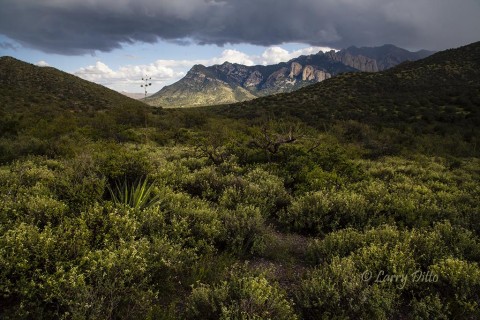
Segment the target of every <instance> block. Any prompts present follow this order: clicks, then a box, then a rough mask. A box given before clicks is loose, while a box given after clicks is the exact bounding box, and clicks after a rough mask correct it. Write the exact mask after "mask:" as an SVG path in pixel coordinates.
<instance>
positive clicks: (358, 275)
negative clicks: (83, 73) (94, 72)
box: [0, 44, 480, 319]
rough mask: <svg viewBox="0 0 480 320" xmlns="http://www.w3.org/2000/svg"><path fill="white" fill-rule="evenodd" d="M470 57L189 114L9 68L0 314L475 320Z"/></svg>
mask: <svg viewBox="0 0 480 320" xmlns="http://www.w3.org/2000/svg"><path fill="white" fill-rule="evenodd" d="M478 48H479V46H478V44H476V45H472V46H470V47H466V48H463V49H461V50H459V51H452V52H446V53H440V54H438V55H436V56H432V57H431V58H429V59H428V60H425V61H423V62H421V61H420V62H416V63H414V64H405V65H402V66H399V67H398V68H396V69H393V70H390V71H387V72H384V73H380V74H344V75H341V76H339V77H337V78H336V79H333V80H328V81H325V82H324V83H322V84H320V85H315V86H311V87H308V88H305V89H302V90H300V91H297V92H296V93H295V94H293V95H284V94H280V95H275V96H271V97H268V98H265V99H257V100H255V101H252V102H249V103H245V104H239V105H233V106H232V105H231V106H222V107H217V108H205V109H202V108H198V109H195V110H173V109H171V110H163V109H153V108H148V107H145V106H144V105H143V104H142V103H139V102H135V101H132V100H129V99H127V98H123V97H122V96H119V95H117V94H115V93H114V92H110V91H105V89H104V88H102V87H98V86H92V85H90V84H88V83H85V82H82V81H79V80H78V79H76V78H72V77H70V76H68V75H65V74H62V73H59V72H57V71H55V70H53V69H42V70H43V71H45V72H43V71H41V70H39V69H36V68H35V67H33V66H31V65H24V64H18V63H16V62H15V61H10V62H9V60H8V59H7V60H5V61H7V62H8V63H7V64H2V65H1V66H0V84H1V85H0V163H1V166H0V318H2V319H4V318H5V319H89V318H92V319H120V318H121V319H124V318H125V319H150V318H151V319H157V318H160V319H178V318H180V319H182V318H195V319H199V318H205V319H208V318H211V319H218V318H224V319H277V318H278V319H296V318H305V319H322V318H325V319H330V318H332V319H335V318H336V319H364V318H374V319H386V318H394V319H405V318H416V319H452V318H454V319H455V318H456V319H476V318H479V317H480V314H479V310H480V307H479V305H478V304H479V301H480V298H479V295H478V292H480V282H479V279H480V271H479V263H480V238H479V237H480V215H479V214H478V213H479V212H480V160H479V159H478V151H479V149H478V145H479V140H478V138H477V137H478V136H480V135H479V134H478V125H479V123H480V122H479V121H478V115H479V113H478V110H477V109H478V106H479V104H480V100H479V98H478V97H479V96H480V95H479V89H478V83H480V82H479V81H477V80H478V70H480V69H479V68H478V67H476V66H477V64H478V58H477V57H478V56H479V55H478ZM457 55H458V57H460V58H459V59H457ZM0 64H1V63H0ZM15 66H16V67H15ZM459 75H461V76H459ZM18 83H22V85H23V84H25V86H23V87H22V88H23V89H22V92H19V91H18ZM65 86H67V88H66V87H65ZM273 114H275V116H273ZM145 177H148V179H147V178H145ZM109 190H110V194H109ZM112 200H113V201H112ZM245 260H249V261H250V263H249V264H248V265H243V263H244V261H245ZM239 264H240V265H243V266H242V267H238V265H239ZM234 266H237V267H234ZM367 271H368V272H370V273H371V277H369V278H368V279H365V278H362V276H364V274H365V272H367ZM417 272H419V273H418V274H420V275H423V276H425V275H427V274H429V275H430V276H432V275H434V276H435V277H434V279H433V280H432V279H429V278H423V280H422V279H420V280H421V281H420V280H419V281H414V278H413V277H414V274H417ZM378 275H389V276H392V277H393V278H390V279H391V280H390V281H376V280H377V277H378ZM401 276H407V278H408V279H407V281H405V282H399V281H400V280H399V279H401V278H400V277H401ZM427 280H428V281H427ZM287 293H288V294H287Z"/></svg>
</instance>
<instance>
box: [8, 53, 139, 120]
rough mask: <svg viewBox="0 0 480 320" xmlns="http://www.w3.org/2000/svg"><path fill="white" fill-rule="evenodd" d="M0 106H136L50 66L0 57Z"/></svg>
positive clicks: (89, 108) (95, 108) (86, 108)
mask: <svg viewBox="0 0 480 320" xmlns="http://www.w3.org/2000/svg"><path fill="white" fill-rule="evenodd" d="M0 90H1V92H0V97H1V100H0V106H1V107H2V109H4V110H7V111H20V110H27V109H31V108H35V107H44V106H48V108H51V109H66V110H70V111H74V112H86V111H98V110H103V109H108V108H113V107H119V106H124V107H134V106H136V107H139V106H141V105H142V104H141V103H140V102H138V101H136V100H133V99H129V98H126V97H125V96H123V95H121V94H119V93H118V92H115V91H113V90H110V89H107V88H105V87H103V86H100V85H97V84H94V83H91V82H89V81H85V80H83V79H80V78H78V77H76V76H73V75H71V74H68V73H65V72H62V71H59V70H57V69H54V68H51V67H37V66H34V65H32V64H28V63H24V62H22V61H19V60H16V59H14V58H12V57H0Z"/></svg>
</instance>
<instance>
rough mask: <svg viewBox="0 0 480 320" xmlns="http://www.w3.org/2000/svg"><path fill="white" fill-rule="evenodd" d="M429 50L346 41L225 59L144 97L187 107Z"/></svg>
mask: <svg viewBox="0 0 480 320" xmlns="http://www.w3.org/2000/svg"><path fill="white" fill-rule="evenodd" d="M431 53H432V52H429V51H425V50H423V51H418V52H410V51H407V50H405V49H401V48H397V47H395V46H393V45H385V46H381V47H375V48H368V47H363V48H356V47H350V48H347V49H344V50H341V51H338V52H335V51H333V50H332V51H330V52H326V53H324V52H321V51H320V52H318V53H317V54H313V55H308V56H300V57H298V58H295V59H292V60H290V61H288V62H283V63H279V64H276V65H269V66H262V65H257V66H245V65H241V64H235V63H229V62H225V63H223V64H222V65H214V66H211V67H205V66H203V65H195V66H194V67H193V68H192V69H191V70H190V71H189V72H188V73H187V75H186V76H185V77H184V78H182V79H181V80H180V81H178V82H176V83H174V84H172V85H170V86H166V87H164V88H163V89H162V90H160V91H159V92H157V93H155V94H153V95H152V96H151V97H150V98H148V99H147V100H148V103H150V104H151V105H155V106H164V107H192V106H202V105H215V104H224V103H233V102H240V101H246V100H251V99H254V98H257V97H263V96H268V95H271V94H276V93H282V92H291V91H295V90H297V89H300V88H302V87H305V86H307V85H310V84H313V83H317V82H321V81H324V80H326V79H329V78H331V77H333V76H336V75H338V74H340V73H344V72H355V71H366V72H377V71H382V70H385V69H388V68H391V67H393V66H396V65H398V64H399V63H402V62H404V61H406V60H412V61H413V60H418V59H421V58H424V57H426V56H428V55H430V54H431Z"/></svg>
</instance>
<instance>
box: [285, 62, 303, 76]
mask: <svg viewBox="0 0 480 320" xmlns="http://www.w3.org/2000/svg"><path fill="white" fill-rule="evenodd" d="M302 69H303V67H302V65H301V64H300V63H298V62H292V64H291V65H290V74H289V75H288V77H289V78H290V79H293V78H296V77H298V75H299V74H300V73H302Z"/></svg>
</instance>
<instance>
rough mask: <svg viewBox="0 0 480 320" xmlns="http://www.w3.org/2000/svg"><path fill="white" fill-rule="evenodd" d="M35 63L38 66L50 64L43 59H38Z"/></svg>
mask: <svg viewBox="0 0 480 320" xmlns="http://www.w3.org/2000/svg"><path fill="white" fill-rule="evenodd" d="M36 65H37V66H39V67H49V66H50V65H49V64H48V63H47V62H46V61H44V60H40V61H38V62H37V63H36Z"/></svg>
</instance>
